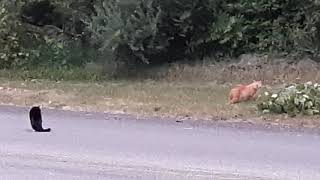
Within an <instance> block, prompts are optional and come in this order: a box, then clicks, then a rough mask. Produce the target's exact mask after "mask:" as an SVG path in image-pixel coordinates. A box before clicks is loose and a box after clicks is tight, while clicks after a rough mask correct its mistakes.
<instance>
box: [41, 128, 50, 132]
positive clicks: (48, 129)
mask: <svg viewBox="0 0 320 180" xmlns="http://www.w3.org/2000/svg"><path fill="white" fill-rule="evenodd" d="M50 131H51V129H50V128H47V129H42V131H39V132H50Z"/></svg>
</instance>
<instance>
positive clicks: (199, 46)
mask: <svg viewBox="0 0 320 180" xmlns="http://www.w3.org/2000/svg"><path fill="white" fill-rule="evenodd" d="M0 2H1V3H0V63H1V65H0V68H2V69H3V68H24V69H28V68H29V69H30V68H33V67H34V66H41V67H44V66H47V67H55V68H61V67H63V68H65V67H72V66H77V67H81V66H83V65H84V64H86V63H87V62H91V61H97V60H103V61H104V65H108V67H110V69H114V67H116V66H119V64H121V63H123V64H130V65H134V66H136V67H138V65H141V64H143V66H144V67H146V66H147V65H144V64H157V63H166V62H172V61H178V60H183V59H192V60H195V59H199V58H198V57H201V58H202V57H204V56H210V55H222V56H229V55H232V56H237V55H240V54H243V53H281V54H285V55H287V54H299V55H310V56H312V57H314V58H319V55H320V53H319V52H320V41H319V39H320V32H319V29H320V5H319V3H318V2H317V0H306V1H300V0H281V1H279V0H226V1H223V0H136V1H134V0H131V1H129V0H90V1H86V0H78V1H77V0H53V1H47V0H29V1H26V0H14V1H9V0H0ZM41 4H42V5H44V6H45V7H47V8H48V10H47V11H48V12H47V11H46V10H44V9H42V8H34V7H38V6H40V5H41ZM25 16H27V17H25ZM36 16H39V17H36ZM30 18H31V20H30ZM34 18H36V19H38V20H36V23H35V19H34ZM26 25H33V26H36V27H37V28H38V29H40V31H38V30H37V31H33V30H32V29H30V28H29V26H26ZM44 25H50V26H53V27H55V28H52V29H50V30H46V26H44ZM98 50H99V51H98ZM114 65H115V66H114ZM139 67H140V66H139ZM108 71H109V69H108ZM110 71H111V70H110ZM112 71H114V70H112Z"/></svg>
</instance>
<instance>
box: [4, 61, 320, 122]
mask: <svg viewBox="0 0 320 180" xmlns="http://www.w3.org/2000/svg"><path fill="white" fill-rule="evenodd" d="M274 62H275V61H274ZM240 63H241V62H240ZM240 63H239V64H240ZM234 64H235V63H231V64H228V63H211V64H210V63H202V64H199V63H197V64H193V65H190V64H181V63H180V64H173V65H170V66H167V67H155V68H150V69H148V70H145V71H139V72H137V73H136V74H135V76H131V77H127V78H125V79H110V78H107V77H102V76H100V73H101V72H99V73H96V72H95V70H91V71H88V69H81V68H79V69H74V70H73V71H68V72H65V71H56V70H41V71H40V73H39V71H34V72H27V73H26V72H20V71H12V70H6V71H4V70H3V71H0V75H1V77H2V78H1V79H0V86H1V87H2V88H1V89H0V103H2V104H14V105H20V106H31V105H39V104H41V105H42V106H45V107H53V108H61V109H69V110H85V111H106V112H120V113H131V114H136V115H143V116H173V117H191V118H195V119H207V120H226V121H229V120H235V119H238V120H240V121H243V120H245V121H250V122H253V123H262V124H266V123H267V124H275V125H277V124H282V125H288V126H292V125H293V126H306V127H320V122H319V121H318V120H317V118H318V117H301V116H297V117H295V118H289V117H287V116H286V115H277V116H275V115H261V114H259V113H258V112H257V108H256V102H243V103H240V104H235V105H228V104H227V98H228V93H229V90H230V88H231V87H232V86H233V85H235V84H238V83H250V82H251V81H252V80H254V79H256V80H259V79H261V80H263V83H264V88H266V89H274V88H279V87H281V86H283V85H284V84H285V83H291V82H305V81H309V80H312V81H313V82H319V81H318V80H320V73H319V72H318V70H317V69H318V68H317V67H310V62H309V64H308V63H307V64H306V65H305V66H307V67H310V68H306V67H305V66H302V65H301V64H300V66H298V65H295V66H290V68H288V67H287V66H286V63H284V64H283V65H282V64H280V65H279V63H269V64H266V65H264V66H263V67H262V68H260V69H255V68H253V67H250V66H248V65H243V66H244V67H245V69H243V68H242V67H241V66H240V68H239V67H236V68H234V67H232V68H230V66H234ZM311 65H314V64H312V63H311ZM286 68H287V69H286ZM93 69H94V68H93ZM292 69H295V70H296V72H291V70H292ZM306 69H308V71H306ZM57 77H58V78H57ZM40 78H44V79H40ZM45 79H47V80H45ZM48 79H49V80H48ZM79 79H81V80H79ZM260 92H261V91H260Z"/></svg>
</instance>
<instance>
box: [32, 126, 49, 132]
mask: <svg viewBox="0 0 320 180" xmlns="http://www.w3.org/2000/svg"><path fill="white" fill-rule="evenodd" d="M32 128H33V130H35V131H36V132H50V131H51V128H47V129H43V128H42V127H34V126H33V127H32Z"/></svg>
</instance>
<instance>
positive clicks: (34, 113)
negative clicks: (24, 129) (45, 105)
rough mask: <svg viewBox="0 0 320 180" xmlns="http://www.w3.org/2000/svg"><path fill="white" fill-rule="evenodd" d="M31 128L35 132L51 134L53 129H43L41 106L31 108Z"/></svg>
mask: <svg viewBox="0 0 320 180" xmlns="http://www.w3.org/2000/svg"><path fill="white" fill-rule="evenodd" d="M29 117H30V122H31V127H32V129H33V130H35V131H37V132H50V131H51V129H50V128H48V129H43V128H42V117H41V109H40V107H39V106H34V107H32V108H31V110H30V112H29Z"/></svg>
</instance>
